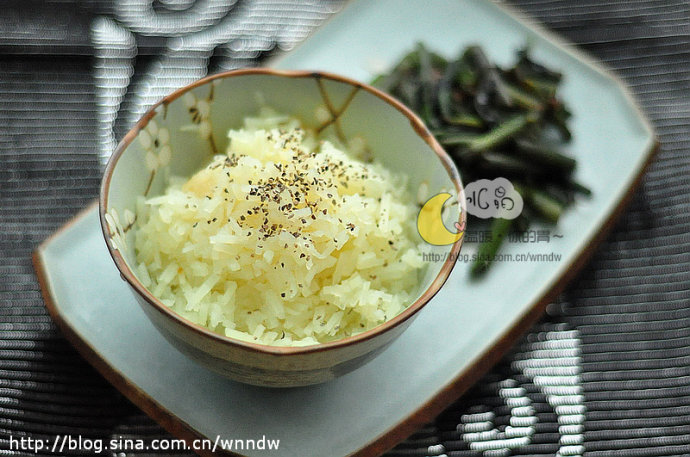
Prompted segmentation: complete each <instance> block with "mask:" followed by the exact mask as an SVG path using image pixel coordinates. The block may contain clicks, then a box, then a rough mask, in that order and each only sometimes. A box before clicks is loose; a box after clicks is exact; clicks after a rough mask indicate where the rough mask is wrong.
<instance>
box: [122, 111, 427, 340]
mask: <svg viewBox="0 0 690 457" xmlns="http://www.w3.org/2000/svg"><path fill="white" fill-rule="evenodd" d="M228 136H229V139H230V144H229V147H228V150H227V155H218V156H215V157H214V158H213V160H212V161H211V163H210V164H209V165H208V166H207V167H206V168H204V169H202V170H201V171H199V172H198V173H196V174H195V175H194V176H192V177H191V178H190V179H189V180H188V181H186V182H185V181H184V180H181V179H172V180H171V185H170V186H169V188H168V189H167V190H166V192H165V193H164V194H163V195H161V196H157V197H153V198H150V199H148V200H144V199H143V198H142V199H140V201H139V204H138V208H137V214H138V220H137V224H136V235H135V250H136V255H137V261H138V265H137V267H136V272H137V276H138V277H139V278H140V280H141V281H142V282H143V284H144V285H145V286H146V287H147V288H149V290H150V291H151V292H152V293H153V294H154V295H155V296H156V297H158V298H159V299H160V300H161V301H162V302H163V303H164V304H165V305H166V306H169V307H170V308H172V309H173V310H175V311H176V312H177V313H179V314H180V315H182V316H183V317H185V318H187V319H189V320H191V321H193V322H195V323H197V324H200V325H202V326H205V327H207V328H209V329H211V330H213V331H215V332H218V333H220V334H224V335H226V336H228V337H232V338H237V339H240V340H245V341H251V342H257V343H261V344H268V345H280V346H298V345H310V344H317V343H320V342H327V341H332V340H336V339H339V338H343V337H346V336H349V335H354V334H357V333H360V332H363V331H365V330H368V329H370V328H372V327H374V326H376V325H378V324H381V323H383V322H384V321H386V320H389V319H391V318H393V317H394V316H396V315H397V314H398V313H400V312H401V311H402V310H403V309H404V308H405V307H406V306H407V305H409V304H410V303H411V302H412V301H413V300H414V299H415V298H416V297H415V296H413V295H412V294H414V293H415V291H416V289H417V286H418V282H419V277H420V274H421V269H422V268H423V262H422V258H421V255H420V251H419V248H418V245H417V243H418V240H419V238H418V235H417V233H416V231H415V228H414V227H415V225H414V221H415V218H416V212H417V208H416V206H415V205H414V204H413V200H412V197H411V195H410V194H409V193H408V191H407V187H406V182H405V179H404V177H403V176H397V175H394V174H392V173H390V172H389V171H387V170H386V169H385V168H383V167H382V166H381V165H379V164H377V163H365V162H362V161H359V160H356V159H355V158H353V157H352V156H351V155H348V154H347V153H346V152H344V151H343V149H345V148H344V147H342V146H338V144H337V142H335V141H324V140H319V139H318V138H317V136H316V134H315V133H314V132H313V131H311V130H308V129H306V128H304V127H303V126H301V125H300V122H299V121H298V120H296V119H293V118H288V117H286V116H280V115H276V114H275V113H273V114H266V113H264V115H262V116H260V117H256V118H247V119H246V120H245V124H244V128H242V129H239V130H231V131H230V132H229V133H228Z"/></svg>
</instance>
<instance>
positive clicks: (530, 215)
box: [372, 43, 590, 276]
mask: <svg viewBox="0 0 690 457" xmlns="http://www.w3.org/2000/svg"><path fill="white" fill-rule="evenodd" d="M561 79H562V75H561V74H560V73H558V72H557V71H554V70H551V69H549V68H546V67H545V66H543V65H541V64H539V63H536V62H535V61H533V60H532V59H531V58H530V57H529V55H528V52H527V50H526V49H523V50H521V51H519V52H517V60H516V63H515V64H514V65H513V66H512V67H510V68H507V69H504V68H500V67H498V66H496V65H494V64H492V63H491V62H489V60H488V59H487V57H486V55H485V54H484V52H483V51H482V49H481V48H480V47H478V46H469V47H467V48H466V49H465V50H464V51H463V52H462V53H461V54H460V56H459V57H458V58H457V59H456V60H450V61H449V60H447V59H445V58H444V57H442V56H440V55H438V54H436V53H434V52H431V51H429V50H428V49H427V48H426V47H425V46H424V45H423V44H421V43H420V44H418V45H417V47H416V48H415V49H414V50H413V51H412V52H410V53H409V54H407V55H406V56H405V57H404V58H403V59H402V60H401V61H400V62H399V63H398V64H397V65H396V66H395V67H394V68H393V69H392V70H391V72H390V73H388V74H384V75H380V76H378V77H377V78H376V79H375V80H374V81H373V82H372V85H374V86H375V87H377V88H379V89H381V90H383V91H384V92H388V93H389V94H391V95H393V96H394V97H397V98H398V99H399V100H400V101H402V102H403V103H405V104H406V105H407V106H409V107H410V108H411V109H412V110H413V111H415V112H416V113H417V114H418V115H419V116H420V117H421V118H422V119H423V120H424V122H426V124H427V126H429V128H430V129H431V131H432V133H433V134H434V135H435V136H436V138H437V139H438V140H439V142H440V143H441V144H442V145H443V147H444V148H445V149H446V151H447V152H448V154H450V156H451V157H452V158H453V160H454V161H455V164H456V165H457V166H458V169H459V170H460V172H461V174H462V177H463V180H464V181H465V183H468V182H472V181H475V180H479V179H493V178H498V177H504V178H507V179H509V180H510V181H511V182H512V183H513V185H514V186H515V189H516V190H517V191H518V192H519V193H520V195H521V196H522V198H523V201H524V208H523V211H522V213H521V214H520V215H519V216H518V217H517V218H515V219H512V220H507V219H500V218H499V219H493V220H492V223H491V232H490V233H491V235H490V237H488V238H487V240H486V241H484V242H482V244H480V246H479V249H478V256H477V261H475V263H474V264H473V265H472V268H471V273H472V275H473V276H479V275H481V274H482V273H484V272H486V271H487V269H488V268H489V266H490V265H491V261H490V260H489V259H491V258H493V257H494V256H495V255H496V253H497V252H498V250H499V248H500V245H501V243H502V241H503V240H504V239H505V238H506V237H507V235H508V234H509V233H510V232H511V231H518V232H519V231H525V230H527V228H528V227H529V224H530V223H531V222H533V221H536V220H541V221H546V222H549V223H554V224H555V223H556V222H558V219H559V218H560V216H561V214H562V213H563V211H564V210H565V208H566V207H567V206H568V205H570V204H571V203H572V202H573V201H574V198H575V195H576V194H584V195H589V194H590V191H589V189H587V188H586V187H584V186H583V185H581V184H579V183H577V182H576V181H575V180H574V179H573V171H574V170H575V166H576V160H575V159H574V158H572V157H570V156H569V155H566V154H564V153H563V152H561V151H559V148H561V147H562V146H563V145H564V144H565V143H567V142H569V141H570V139H571V133H570V130H569V129H568V125H567V121H568V118H569V117H570V112H569V111H568V109H567V108H566V107H565V105H564V104H563V102H562V101H561V100H560V99H559V98H558V94H557V92H558V87H559V84H560V82H561Z"/></svg>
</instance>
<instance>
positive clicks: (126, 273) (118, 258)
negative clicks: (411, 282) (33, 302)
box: [98, 67, 467, 355]
mask: <svg viewBox="0 0 690 457" xmlns="http://www.w3.org/2000/svg"><path fill="white" fill-rule="evenodd" d="M247 75H269V76H278V77H286V78H314V79H327V80H331V81H336V82H340V83H344V84H348V85H351V86H353V87H356V88H358V89H361V90H364V91H366V92H369V93H370V94H372V95H374V96H376V97H378V98H380V99H382V100H383V101H384V102H386V103H388V104H389V105H391V106H393V107H394V108H395V109H397V110H398V111H399V112H401V113H402V114H403V115H404V116H405V117H407V118H408V119H409V121H410V125H411V127H412V128H413V129H414V130H415V132H416V133H417V135H419V136H420V137H421V138H422V140H424V142H426V143H427V144H428V145H429V147H430V148H431V149H432V150H433V151H434V152H435V153H436V156H437V157H438V159H439V160H440V161H441V164H442V165H443V167H444V168H445V170H446V172H447V173H448V175H449V177H450V179H451V181H452V182H453V184H454V185H455V190H456V192H457V195H458V201H460V202H461V208H463V210H462V211H460V214H459V219H458V222H459V223H460V225H461V226H464V225H465V223H466V221H467V211H466V210H464V204H463V202H464V201H465V193H464V189H463V185H462V181H461V178H460V173H459V172H458V169H457V168H456V166H455V164H454V163H453V161H452V160H451V158H450V156H449V155H448V153H446V151H445V150H444V149H443V147H442V146H441V145H440V144H439V142H438V141H437V140H436V138H434V136H433V135H432V134H431V132H430V131H429V129H428V128H427V127H426V125H425V124H424V122H423V121H422V120H421V118H419V117H418V116H417V115H416V114H415V113H413V112H412V111H411V110H410V109H409V108H408V107H407V106H405V105H403V104H402V103H401V102H400V101H398V100H397V99H395V98H394V97H392V96H391V95H388V94H386V93H385V92H383V91H381V90H379V89H376V88H375V87H373V86H370V85H368V84H365V83H361V82H359V81H355V80H353V79H351V78H348V77H346V76H342V75H338V74H335V73H330V72H325V71H310V70H277V69H273V68H263V67H253V68H243V69H238V70H230V71H225V72H219V73H215V74H213V75H209V76H206V77H204V78H201V79H199V80H197V81H194V82H192V83H190V84H187V85H185V86H183V87H181V88H179V89H176V90H175V91H173V92H172V93H170V94H168V95H167V96H165V97H163V98H162V99H161V100H159V101H158V102H156V103H155V104H154V105H152V106H151V107H150V108H149V109H148V111H146V113H145V114H144V115H143V116H142V117H141V118H140V119H139V120H138V121H137V123H136V124H135V125H134V126H133V127H132V128H131V129H130V130H129V131H128V132H127V134H126V135H125V136H124V137H123V138H122V140H121V141H120V142H119V144H118V145H117V147H116V148H115V150H114V151H113V153H112V155H111V156H110V158H109V159H108V163H107V165H106V167H105V170H104V173H103V178H102V180H101V187H100V192H99V198H98V215H99V219H100V222H101V231H102V233H103V236H104V238H105V242H106V245H107V247H108V252H109V253H110V256H111V257H112V259H113V261H114V262H115V265H116V266H117V269H118V270H119V271H120V276H121V277H122V279H123V280H125V281H126V282H127V283H129V285H130V286H131V287H132V288H133V289H134V291H135V292H136V293H137V294H139V296H141V297H142V298H143V299H144V301H145V302H146V303H147V304H149V305H151V306H152V307H153V309H155V310H157V311H158V312H160V313H161V314H163V315H164V316H165V317H167V318H168V319H172V320H173V321H175V322H176V323H177V324H180V325H182V326H183V327H186V328H187V329H189V330H191V331H193V332H195V333H197V334H198V335H199V336H202V337H207V338H210V339H212V340H215V341H216V342H218V343H220V344H222V345H226V346H234V347H237V348H239V349H243V350H249V351H252V352H256V353H264V354H270V355H300V354H308V353H315V352H322V351H327V350H332V349H336V348H342V347H346V346H351V345H354V344H357V343H360V342H363V341H367V340H370V339H372V338H374V337H376V336H378V335H381V334H384V333H387V332H388V331H390V330H392V329H394V328H395V327H397V326H399V325H400V324H402V323H403V322H405V321H407V320H408V319H410V318H411V317H412V316H414V315H415V314H417V313H418V312H419V311H420V310H421V309H422V308H423V307H424V306H425V305H426V304H427V303H428V302H429V301H430V300H431V299H432V298H433V297H434V296H435V295H436V294H437V293H438V291H439V290H440V289H441V287H442V286H443V284H445V282H446V280H447V279H448V277H449V276H450V272H451V271H452V269H453V267H454V266H455V263H456V260H457V258H458V254H459V252H460V248H461V246H462V243H463V241H464V239H465V237H464V236H462V237H460V239H459V240H457V241H456V242H455V243H453V244H452V246H451V250H450V252H449V254H448V256H447V257H446V259H445V261H444V263H443V265H442V266H441V269H440V270H439V273H438V274H437V275H436V277H435V278H434V280H433V281H432V282H431V285H430V286H429V287H428V288H427V289H426V290H424V292H423V293H422V294H421V295H420V296H419V298H417V299H416V300H415V301H414V302H413V303H412V304H410V305H409V306H408V307H407V308H405V309H404V310H403V311H402V312H400V313H399V314H398V315H396V316H395V317H393V318H392V319H390V320H388V321H385V322H383V323H382V324H379V325H377V326H375V327H373V328H371V329H369V330H367V331H365V332H362V333H358V334H356V335H352V336H348V337H345V338H341V339H338V340H334V341H329V342H326V343H318V344H312V345H308V346H272V345H267V344H260V343H253V342H249V341H244V340H239V339H235V338H231V337H227V336H225V335H221V334H218V333H215V332H213V331H211V330H210V329H208V328H206V327H203V326H201V325H199V324H196V323H194V322H192V321H190V320H188V319H186V318H184V317H182V316H181V315H179V314H178V313H177V312H175V311H173V310H172V309H170V308H168V307H167V306H165V305H164V304H163V302H161V301H160V300H159V299H158V298H156V297H155V296H154V295H153V294H152V293H151V292H150V291H149V290H148V289H147V288H146V287H145V286H144V285H143V284H142V283H141V282H140V281H139V280H138V279H137V277H136V276H135V275H134V273H133V272H132V270H131V269H130V268H129V266H128V265H127V262H126V261H125V259H124V257H123V256H122V254H121V253H120V251H119V250H117V249H115V248H114V247H113V246H112V243H111V242H110V238H111V235H110V230H109V228H108V224H107V222H106V219H105V212H106V211H105V210H106V208H108V194H109V190H110V182H111V178H112V175H113V172H114V170H115V167H116V165H117V162H118V161H119V159H120V158H121V157H122V155H123V153H124V151H125V150H126V149H127V148H128V147H129V145H130V144H131V143H132V142H133V141H134V139H135V138H136V137H137V135H138V134H139V132H140V131H141V130H142V129H144V128H145V127H146V125H148V122H149V121H150V120H151V119H152V118H153V117H154V116H155V115H156V114H157V112H158V108H159V107H160V106H165V105H168V104H169V103H171V102H172V101H174V100H176V99H178V98H180V97H181V96H182V95H184V94H185V93H187V92H189V91H190V90H192V89H194V88H196V87H199V86H203V85H205V84H209V83H212V82H213V81H215V80H218V79H225V78H232V77H240V76H247Z"/></svg>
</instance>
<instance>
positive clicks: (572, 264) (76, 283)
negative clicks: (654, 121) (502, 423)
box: [35, 0, 656, 457]
mask: <svg viewBox="0 0 690 457" xmlns="http://www.w3.org/2000/svg"><path fill="white" fill-rule="evenodd" d="M417 41H423V42H425V43H426V44H428V46H429V47H430V48H431V49H434V50H437V51H439V52H441V53H444V54H446V55H447V56H449V57H451V56H454V55H456V54H457V53H458V52H459V50H460V49H462V48H463V47H464V46H466V45H467V44H470V43H478V44H480V45H482V46H483V47H484V48H485V50H486V51H487V52H488V54H489V56H490V58H492V59H494V60H495V61H497V62H499V63H501V64H507V63H509V62H510V61H511V60H512V58H513V56H514V52H515V50H516V49H518V48H520V47H522V46H524V45H525V44H526V43H529V44H530V46H531V50H532V54H533V56H534V57H535V58H536V59H537V60H539V61H543V62H548V63H549V64H550V65H551V66H553V67H555V68H559V69H561V70H562V71H563V73H564V74H565V82H564V84H563V91H562V96H563V98H564V99H565V101H566V102H567V104H568V106H569V107H570V108H571V110H572V111H573V113H574V116H573V120H572V130H573V133H574V141H573V142H572V144H571V145H569V148H570V149H572V151H573V153H574V154H575V155H576V156H577V158H578V160H579V167H578V170H577V179H578V180H579V181H580V182H582V183H583V184H585V185H586V186H588V187H589V188H590V189H592V191H593V196H592V197H591V198H589V199H583V200H580V201H578V202H577V203H576V205H575V206H574V207H573V208H571V209H570V210H569V211H568V212H567V213H566V214H565V215H564V217H563V218H562V220H561V221H560V222H559V224H558V227H557V228H554V229H552V230H551V234H552V235H558V236H559V237H554V236H551V238H550V241H549V242H548V243H547V242H543V243H526V244H524V243H508V244H506V246H505V249H503V250H502V253H504V254H507V255H513V256H515V255H518V254H551V253H554V255H556V256H558V255H560V260H559V261H554V262H498V263H496V264H495V265H494V266H493V267H492V269H491V271H490V272H489V274H488V275H487V276H486V277H484V278H483V279H482V280H480V281H474V282H469V281H468V271H467V270H468V264H467V263H465V262H461V263H460V264H459V265H457V267H456V268H455V270H454V271H453V274H452V275H451V277H450V279H449V280H448V282H447V283H446V285H445V286H444V287H443V289H442V290H441V292H440V293H439V294H438V295H437V296H436V298H434V299H433V301H432V302H431V303H430V304H429V305H428V306H427V307H426V308H425V309H424V310H423V311H422V312H421V313H420V315H419V317H418V318H417V320H416V321H415V322H414V323H413V324H412V325H411V326H410V328H409V329H408V330H407V331H406V332H405V333H404V334H403V335H402V336H401V337H400V338H399V339H398V340H397V341H396V342H395V343H394V344H393V345H391V346H390V348H389V349H387V350H386V351H385V352H384V353H383V354H382V355H380V356H379V357H378V358H376V359H375V360H374V361H372V362H370V363H369V364H367V365H366V366H364V367H362V368H361V369H358V370H356V371H355V372H353V373H351V374H348V375H346V376H344V377H342V378H340V379H337V380H335V381H332V382H329V383H326V384H323V385H319V386H314V387H308V388H299V389H291V390H268V389H263V388H258V387H251V386H246V385H242V384H238V383H234V382H232V381H228V380H225V379H223V378H221V377H219V376H217V375H215V374H213V373H210V372H208V371H207V370H205V369H203V368H201V367H199V366H197V365H195V364H194V363H193V362H191V361H189V360H188V359H186V358H185V357H184V356H182V355H181V354H180V353H179V352H177V351H176V350H175V349H173V348H172V347H171V346H170V345H169V344H168V343H167V342H166V341H165V340H164V339H163V338H162V337H161V336H160V335H159V334H158V332H157V331H156V330H155V329H154V328H153V326H152V325H151V324H150V323H149V321H148V320H147V319H146V318H145V316H144V314H143V312H142V311H141V310H140V309H139V307H138V305H137V304H136V303H135V301H134V299H133V297H132V296H131V294H130V292H129V290H128V289H127V287H126V286H125V284H124V283H123V282H122V281H120V279H119V276H118V273H117V270H116V269H115V266H114V264H113V263H112V261H111V259H110V257H109V255H108V253H107V250H106V248H105V244H104V242H103V239H102V235H101V231H100V227H99V224H98V218H97V214H96V209H95V207H92V208H90V209H89V210H87V211H86V212H85V213H83V214H82V215H81V217H78V218H77V219H76V220H75V221H73V222H71V223H70V224H68V225H67V226H65V227H64V228H63V229H62V230H60V231H59V232H58V233H57V234H56V235H54V236H53V237H51V238H50V239H49V240H47V241H46V242H45V243H44V244H43V245H42V246H41V247H40V248H39V249H38V251H37V252H36V255H35V263H36V267H37V271H38V274H39V279H40V281H41V284H42V288H43V292H44V296H45V299H46V305H47V307H48V309H49V311H50V312H51V314H52V315H53V317H54V318H55V320H56V321H57V322H58V323H59V324H60V326H61V328H62V329H63V330H64V332H65V334H66V336H67V337H68V338H69V339H70V340H71V342H72V343H74V344H75V346H76V347H77V348H78V349H79V350H80V352H81V353H82V354H83V355H84V356H85V357H86V358H87V359H88V360H89V361H90V362H91V363H92V364H94V366H96V368H97V369H98V370H99V371H100V372H101V373H102V374H103V375H104V376H105V377H106V378H108V379H109V380H110V381H111V382H112V383H113V384H114V385H115V386H116V387H117V388H118V389H120V390H121V391H122V392H123V393H124V394H125V395H127V396H128V397H129V398H130V399H131V400H132V401H133V402H134V403H136V404H137V405H139V406H140V407H141V408H142V409H143V410H144V411H146V412H147V413H148V414H150V415H151V416H152V417H154V418H155V419H157V420H158V421H159V422H161V424H163V425H164V426H165V427H166V428H167V429H168V430H170V431H171V432H173V433H174V434H177V435H178V436H181V437H184V438H185V439H188V440H190V442H191V440H193V439H195V438H198V437H207V438H209V439H211V440H214V439H215V437H216V436H220V437H222V438H227V439H230V438H232V439H236V438H243V439H258V438H261V437H262V436H266V438H268V439H279V440H280V451H279V453H280V455H281V456H301V457H303V456H326V455H327V456H333V457H338V456H346V455H378V454H380V453H381V452H383V451H384V450H385V449H387V448H389V447H391V446H393V445H394V444H395V443H396V442H398V441H400V440H402V439H403V438H405V437H406V436H407V435H408V434H410V433H412V432H413V431H415V430H416V429H417V428H418V427H420V426H421V425H423V424H424V423H425V422H427V421H429V420H431V419H432V418H433V417H434V416H435V415H436V414H438V413H439V412H440V411H441V410H442V409H443V408H444V407H445V406H446V405H447V404H448V403H449V402H450V401H452V400H453V399H455V398H457V397H458V396H459V395H460V394H461V393H462V392H464V391H465V390H466V389H467V388H468V387H469V386H470V385H471V384H472V382H474V381H476V380H477V379H478V378H479V377H480V376H481V375H482V374H483V373H484V372H485V371H486V370H488V368H489V367H490V366H491V365H492V364H493V363H495V362H496V361H497V360H498V359H499V358H500V356H501V355H502V354H503V352H504V351H505V350H506V349H507V348H508V347H509V346H510V344H511V342H512V341H513V340H514V338H515V337H516V336H517V335H519V334H520V333H521V332H523V331H524V330H525V329H527V328H528V326H529V325H530V324H531V323H532V322H534V320H535V319H536V318H537V317H538V316H539V315H540V314H541V312H542V311H543V308H544V307H545V305H546V304H547V303H548V302H549V301H550V300H552V299H553V298H554V297H555V295H556V294H557V293H558V292H559V291H560V290H562V288H563V287H564V285H565V284H566V282H567V280H568V279H570V278H571V277H572V276H573V275H574V274H575V272H576V271H577V270H578V269H579V268H580V267H581V266H582V265H583V264H584V262H585V261H586V259H587V258H588V256H589V254H590V253H591V251H592V250H593V248H594V246H595V245H596V243H597V242H598V241H600V240H601V239H602V238H603V236H604V234H605V233H606V231H607V229H609V228H610V227H611V225H612V223H613V220H614V218H615V216H616V215H617V214H619V213H620V212H621V211H622V208H623V207H624V205H625V203H626V202H627V201H628V200H629V197H630V195H631V192H632V189H633V188H634V186H635V185H636V184H637V183H638V181H639V179H640V177H641V175H642V173H643V171H644V169H645V167H646V165H647V164H648V163H649V161H650V160H651V157H652V156H653V152H654V150H655V149H656V147H655V146H656V141H655V138H654V135H653V133H652V130H651V128H650V127H649V125H648V123H647V121H646V120H645V119H644V117H643V116H642V115H641V113H640V112H639V110H638V109H637V107H636V106H635V104H634V103H633V101H632V99H631V98H630V97H629V95H628V94H627V92H626V90H625V88H624V87H623V86H622V85H621V83H620V82H619V81H617V80H616V79H615V78H614V77H612V76H611V75H610V74H608V73H606V72H605V71H604V70H602V69H600V68H599V67H598V66H596V65H595V64H593V63H592V62H591V61H590V60H589V59H588V58H586V57H584V56H582V55H580V54H579V53H577V52H575V51H574V50H573V49H571V48H568V47H566V46H564V45H563V44H560V43H559V41H558V40H557V39H556V38H554V37H551V36H549V35H548V34H546V33H545V32H543V31H542V30H541V29H540V28H539V27H537V26H535V25H527V24H525V23H524V22H523V21H522V20H520V19H517V18H516V17H515V16H514V15H511V14H509V13H507V12H506V11H505V10H504V9H502V8H500V7H498V6H496V5H495V4H493V3H490V2H485V1H478V0H465V1H462V0H452V1H451V0H448V1H443V0H431V1H429V0H427V1H424V2H421V1H407V0H378V1H376V2H371V1H366V0H359V1H354V2H351V3H350V4H349V5H348V7H347V8H346V9H345V10H344V11H343V12H342V13H340V14H338V15H337V16H335V17H334V18H333V19H332V20H331V21H329V22H328V23H327V24H326V25H325V26H324V27H322V28H321V29H320V30H319V31H318V32H317V33H315V34H314V35H313V36H312V37H311V38H309V39H308V40H307V41H306V42H305V43H304V44H302V45H301V46H300V47H298V48H297V49H296V50H294V51H292V52H290V53H289V54H287V55H285V56H283V57H282V58H280V59H278V60H277V61H275V65H276V66H278V67H280V68H302V69H313V70H325V71H332V72H337V73H341V74H344V75H347V76H350V77H353V78H355V79H359V80H361V81H364V82H367V81H369V80H371V78H372V77H373V75H374V73H376V72H378V71H382V70H384V69H385V68H386V67H388V66H390V65H391V64H393V63H394V62H395V61H396V60H397V59H398V58H400V57H401V56H402V55H403V54H404V53H405V52H406V51H407V50H409V49H410V48H412V47H413V46H414V44H415V42H417ZM469 229H470V230H471V227H470V228H469ZM472 248H473V246H472V245H471V244H470V243H466V247H464V248H463V252H464V253H466V254H471V253H472ZM200 453H202V454H204V452H200ZM265 453H266V452H265V451H264V452H262V451H240V454H242V455H248V456H254V455H265Z"/></svg>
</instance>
